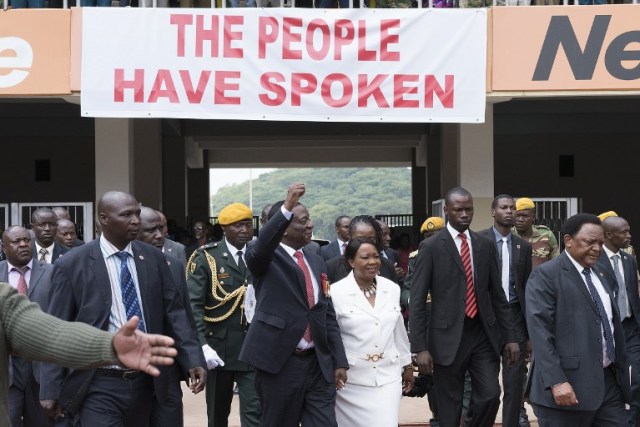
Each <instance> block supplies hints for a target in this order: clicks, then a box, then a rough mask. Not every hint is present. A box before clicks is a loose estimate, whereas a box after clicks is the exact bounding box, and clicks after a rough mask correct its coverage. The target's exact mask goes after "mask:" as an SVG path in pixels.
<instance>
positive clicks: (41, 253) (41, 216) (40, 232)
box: [31, 208, 69, 264]
mask: <svg viewBox="0 0 640 427" xmlns="http://www.w3.org/2000/svg"><path fill="white" fill-rule="evenodd" d="M31 226H32V227H33V234H34V237H35V239H34V240H33V259H37V260H38V261H41V262H46V263H47V264H53V263H54V262H56V260H57V259H58V258H59V257H60V256H61V255H63V254H64V253H66V252H67V251H68V250H69V248H67V247H66V246H63V245H61V244H60V243H58V242H56V232H57V227H58V217H57V216H56V214H55V213H54V212H53V211H52V210H51V209H49V208H38V209H36V210H35V211H33V213H32V214H31Z"/></svg>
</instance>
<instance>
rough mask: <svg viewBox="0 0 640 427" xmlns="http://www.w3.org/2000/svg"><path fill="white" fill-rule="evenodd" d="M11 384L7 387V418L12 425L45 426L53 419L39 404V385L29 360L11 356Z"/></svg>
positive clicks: (22, 426) (50, 424)
mask: <svg viewBox="0 0 640 427" xmlns="http://www.w3.org/2000/svg"><path fill="white" fill-rule="evenodd" d="M11 362H12V366H11V369H12V384H11V386H10V387H9V419H10V420H11V425H12V427H47V426H52V425H53V421H52V420H51V419H50V418H49V417H47V415H46V414H45V413H44V410H43V409H42V407H41V406H40V399H39V394H40V385H39V384H38V383H37V382H36V380H35V378H34V377H33V367H32V364H31V362H30V361H28V360H25V359H21V358H18V357H12V358H11Z"/></svg>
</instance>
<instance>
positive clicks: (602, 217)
mask: <svg viewBox="0 0 640 427" xmlns="http://www.w3.org/2000/svg"><path fill="white" fill-rule="evenodd" d="M612 216H618V214H617V213H616V212H615V211H608V212H602V213H601V214H600V215H598V218H600V221H604V220H605V219H607V218H610V217H612Z"/></svg>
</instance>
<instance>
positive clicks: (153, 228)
mask: <svg viewBox="0 0 640 427" xmlns="http://www.w3.org/2000/svg"><path fill="white" fill-rule="evenodd" d="M138 240H140V241H142V242H145V243H148V244H150V245H153V246H155V247H156V248H160V249H162V247H163V246H164V233H163V232H162V217H161V216H160V214H159V213H158V211H156V210H154V209H151V208H148V207H146V206H143V207H142V208H141V209H140V232H139V233H138Z"/></svg>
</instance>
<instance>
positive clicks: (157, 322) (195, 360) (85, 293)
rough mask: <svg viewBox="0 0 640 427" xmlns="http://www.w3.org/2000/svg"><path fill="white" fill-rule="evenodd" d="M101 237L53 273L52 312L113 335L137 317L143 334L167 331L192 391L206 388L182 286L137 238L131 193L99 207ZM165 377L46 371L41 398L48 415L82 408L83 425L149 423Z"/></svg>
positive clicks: (110, 197)
mask: <svg viewBox="0 0 640 427" xmlns="http://www.w3.org/2000/svg"><path fill="white" fill-rule="evenodd" d="M98 220H99V221H100V225H101V228H102V235H101V236H100V238H99V239H97V240H94V241H93V242H90V243H87V244H86V245H84V246H81V247H78V248H75V249H74V250H73V251H70V252H69V253H68V254H67V255H66V256H64V257H62V258H61V259H59V260H58V261H57V262H56V263H55V265H54V268H53V273H52V281H51V283H52V285H51V296H50V300H49V310H48V311H49V313H50V314H53V315H54V316H56V317H59V318H61V319H64V320H73V321H80V322H84V323H87V324H89V325H92V326H95V327H97V328H100V329H103V330H106V331H115V330H117V329H118V328H119V327H120V326H121V325H122V324H124V323H125V322H126V321H127V319H129V318H130V317H132V316H134V315H136V316H139V317H140V319H141V321H140V323H139V325H138V327H139V329H141V330H144V331H146V332H149V333H158V334H165V333H166V334H168V335H171V336H172V338H174V340H175V341H176V344H175V346H176V348H177V350H178V357H177V362H178V363H179V365H180V367H181V368H182V371H183V374H184V375H185V376H187V377H189V379H190V386H191V388H192V391H193V392H194V393H197V392H199V391H201V390H202V389H203V388H204V384H205V381H206V370H205V369H204V366H205V361H204V358H203V356H202V351H201V349H200V345H199V342H198V338H197V335H196V332H195V330H194V329H193V328H192V326H191V321H190V320H189V318H188V316H187V311H186V310H185V306H184V302H183V301H184V300H183V298H182V295H181V293H180V290H179V288H178V287H177V285H176V284H175V283H174V281H173V279H172V278H171V273H170V271H169V269H168V266H167V263H166V261H165V258H164V256H163V254H162V253H161V252H160V251H158V250H157V249H156V248H154V247H153V246H150V245H147V244H145V243H142V242H138V241H135V239H136V237H137V235H138V232H139V229H140V207H139V205H138V202H137V201H136V200H135V198H134V197H133V196H131V195H130V194H126V193H121V192H115V191H111V192H108V193H105V194H104V195H103V196H102V198H101V199H100V200H99V202H98ZM168 380H169V378H168V377H167V376H166V375H161V376H159V377H157V378H154V379H152V378H151V377H149V376H147V375H146V374H142V373H139V372H132V371H127V370H124V369H122V368H121V367H120V366H110V367H107V368H100V369H97V370H94V371H78V370H72V371H67V370H64V369H63V368H60V367H57V366H52V365H46V366H44V367H43V373H42V383H41V391H40V397H41V400H43V402H42V404H43V406H44V407H45V409H47V410H48V411H49V412H50V413H55V412H59V411H60V407H59V406H58V403H60V404H61V405H62V406H63V408H64V407H65V404H66V405H67V406H66V407H67V408H71V407H72V406H79V410H78V413H79V418H80V423H81V424H82V425H84V426H92V427H94V426H96V427H101V426H112V425H124V426H136V427H139V426H147V425H148V423H149V414H150V410H151V404H152V399H153V396H154V393H155V394H156V395H157V398H158V400H159V401H160V402H163V401H164V400H165V398H166V395H167V390H168Z"/></svg>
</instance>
